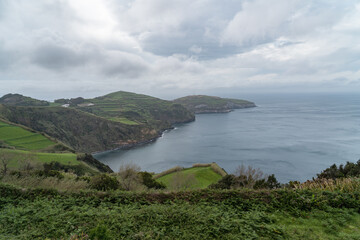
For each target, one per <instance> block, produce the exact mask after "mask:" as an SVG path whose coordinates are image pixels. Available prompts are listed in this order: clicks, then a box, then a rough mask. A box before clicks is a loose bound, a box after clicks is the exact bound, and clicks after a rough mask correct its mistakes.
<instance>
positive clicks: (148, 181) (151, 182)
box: [139, 172, 166, 189]
mask: <svg viewBox="0 0 360 240" xmlns="http://www.w3.org/2000/svg"><path fill="white" fill-rule="evenodd" d="M139 175H140V177H141V181H142V183H143V184H144V185H145V186H146V187H148V188H154V189H164V188H166V186H165V185H164V184H162V183H159V182H157V181H155V179H153V176H152V174H150V173H148V172H139Z"/></svg>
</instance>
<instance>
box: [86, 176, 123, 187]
mask: <svg viewBox="0 0 360 240" xmlns="http://www.w3.org/2000/svg"><path fill="white" fill-rule="evenodd" d="M90 187H91V188H94V189H96V190H100V191H106V190H115V189H117V188H119V182H118V180H116V178H115V177H111V176H109V175H107V174H101V175H97V176H94V177H92V178H91V180H90Z"/></svg>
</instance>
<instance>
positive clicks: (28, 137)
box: [0, 121, 55, 150]
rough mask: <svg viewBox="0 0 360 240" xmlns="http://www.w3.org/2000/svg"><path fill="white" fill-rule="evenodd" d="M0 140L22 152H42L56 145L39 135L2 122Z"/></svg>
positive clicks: (0, 123) (0, 124)
mask: <svg viewBox="0 0 360 240" xmlns="http://www.w3.org/2000/svg"><path fill="white" fill-rule="evenodd" d="M0 140H1V141H3V142H5V143H6V144H8V145H10V146H12V147H15V148H17V149H22V150H41V149H44V148H47V147H49V146H52V145H55V143H54V142H52V141H51V140H50V139H48V138H46V137H44V136H43V135H41V134H39V133H34V132H30V131H28V130H26V129H23V128H21V127H18V126H14V125H10V124H7V123H5V122H1V121H0Z"/></svg>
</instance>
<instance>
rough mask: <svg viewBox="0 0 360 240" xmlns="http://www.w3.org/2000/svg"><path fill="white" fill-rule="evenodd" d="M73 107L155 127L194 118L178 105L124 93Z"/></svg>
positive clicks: (115, 119) (109, 117)
mask: <svg viewBox="0 0 360 240" xmlns="http://www.w3.org/2000/svg"><path fill="white" fill-rule="evenodd" d="M75 107H76V108H77V109H79V110H82V111H87V112H90V113H93V114H95V115H97V116H101V117H105V118H108V119H110V120H114V121H119V122H122V123H124V124H129V125H134V124H147V125H151V126H153V127H156V128H166V127H169V126H170V125H171V124H174V123H182V122H189V121H193V120H194V115H193V114H191V113H190V112H189V111H187V110H186V109H185V108H184V107H183V106H181V105H179V104H174V103H173V102H171V101H166V100H162V99H159V98H155V97H151V96H147V95H143V94H136V93H131V92H124V91H119V92H114V93H110V94H107V95H105V96H101V97H97V98H93V99H84V100H83V102H82V103H80V104H77V105H76V106H75Z"/></svg>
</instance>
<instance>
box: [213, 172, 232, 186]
mask: <svg viewBox="0 0 360 240" xmlns="http://www.w3.org/2000/svg"><path fill="white" fill-rule="evenodd" d="M235 178H236V177H235V176H234V175H232V174H228V175H226V176H224V177H222V178H221V179H220V180H219V181H218V182H217V183H214V184H211V185H210V186H209V188H211V189H230V188H231V186H232V185H233V184H234V182H235Z"/></svg>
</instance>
